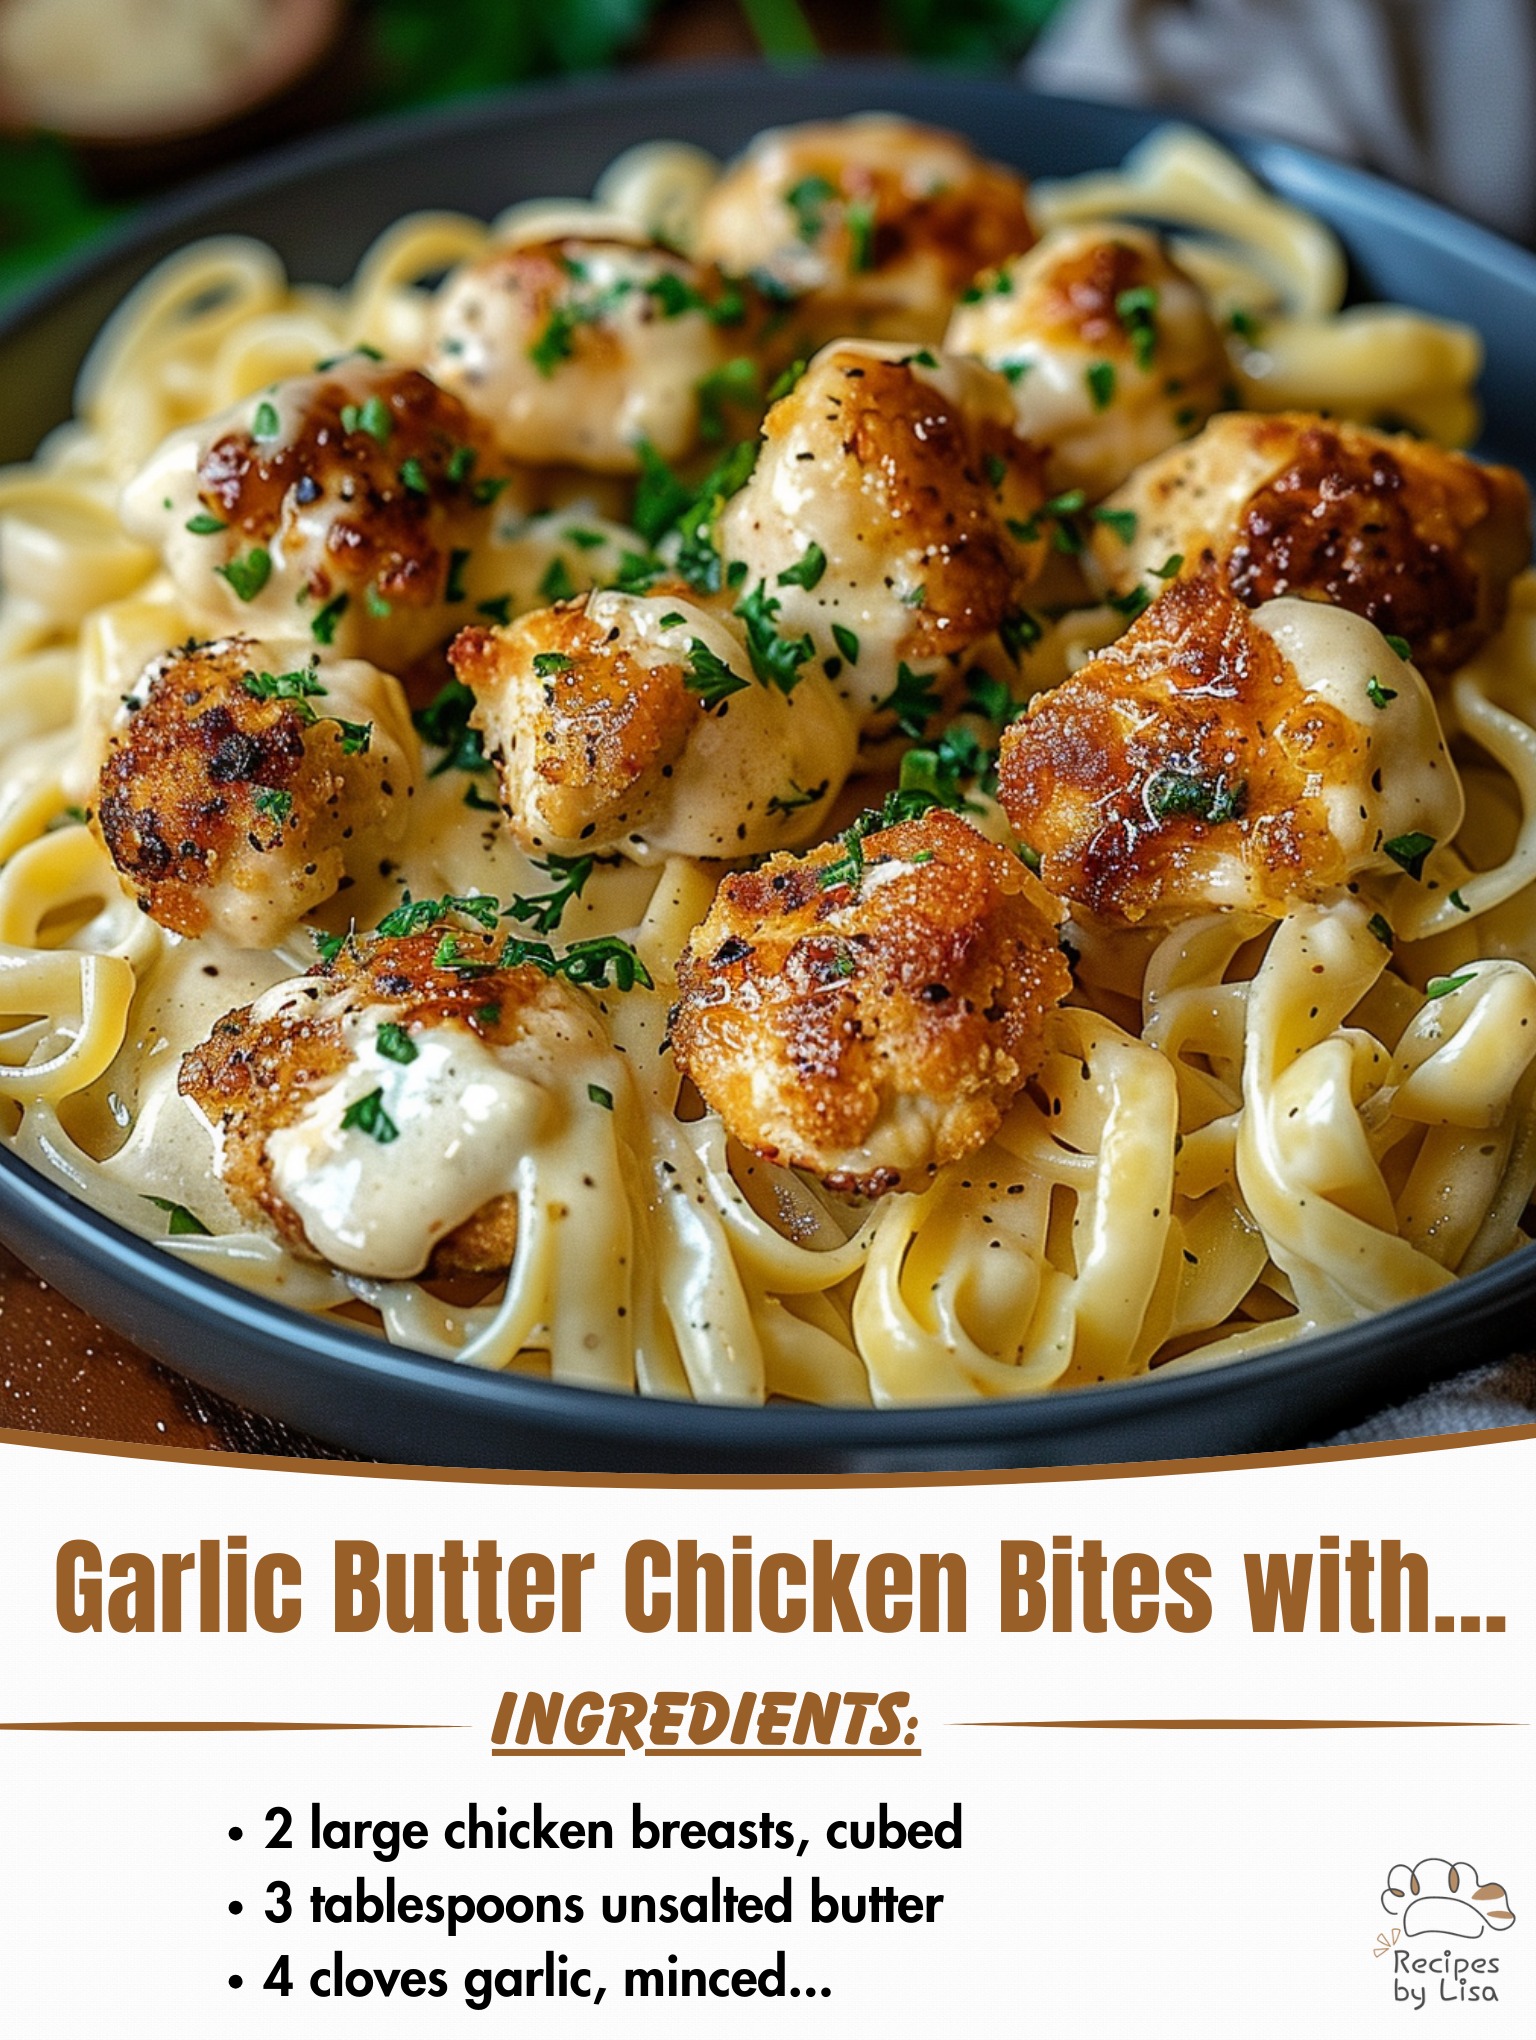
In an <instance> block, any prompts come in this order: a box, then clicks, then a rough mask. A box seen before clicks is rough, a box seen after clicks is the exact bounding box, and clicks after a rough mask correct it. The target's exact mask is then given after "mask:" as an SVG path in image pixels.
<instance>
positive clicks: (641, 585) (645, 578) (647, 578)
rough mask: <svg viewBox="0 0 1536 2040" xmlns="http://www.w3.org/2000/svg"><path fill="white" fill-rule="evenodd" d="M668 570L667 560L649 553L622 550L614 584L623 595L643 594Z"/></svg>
mask: <svg viewBox="0 0 1536 2040" xmlns="http://www.w3.org/2000/svg"><path fill="white" fill-rule="evenodd" d="M666 571H667V569H666V562H665V561H664V560H658V559H655V558H653V557H652V556H651V555H650V554H649V553H637V552H622V553H620V555H619V571H618V573H617V574H615V576H614V578H613V586H614V587H615V588H617V589H618V590H619V592H620V593H621V594H623V595H643V594H644V593H645V592H646V590H647V589H648V588H649V587H650V585H651V583H652V582H653V581H654V580H656V579H657V578H658V577H659V576H660V575H662V574H664V573H665V572H666Z"/></svg>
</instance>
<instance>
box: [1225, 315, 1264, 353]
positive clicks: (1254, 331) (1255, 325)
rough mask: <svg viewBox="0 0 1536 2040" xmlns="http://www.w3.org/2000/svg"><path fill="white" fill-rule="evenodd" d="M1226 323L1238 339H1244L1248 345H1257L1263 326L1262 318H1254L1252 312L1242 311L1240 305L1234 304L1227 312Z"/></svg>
mask: <svg viewBox="0 0 1536 2040" xmlns="http://www.w3.org/2000/svg"><path fill="white" fill-rule="evenodd" d="M1227 324H1228V325H1229V326H1230V327H1231V329H1232V331H1233V332H1234V333H1235V334H1236V335H1237V337H1238V339H1239V340H1243V341H1246V342H1247V344H1248V346H1250V347H1257V346H1258V344H1259V337H1260V335H1261V334H1262V333H1263V331H1264V326H1263V322H1262V320H1260V319H1257V318H1255V317H1254V315H1253V313H1252V312H1248V311H1244V309H1243V307H1242V306H1241V305H1236V306H1234V307H1233V309H1232V310H1231V311H1230V312H1229V313H1228V314H1227Z"/></svg>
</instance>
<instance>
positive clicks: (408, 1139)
mask: <svg viewBox="0 0 1536 2040" xmlns="http://www.w3.org/2000/svg"><path fill="white" fill-rule="evenodd" d="M500 954H501V944H500V941H499V940H498V939H494V938H492V937H491V936H490V935H489V934H487V933H483V932H481V931H479V930H473V929H463V928H458V927H448V926H446V925H439V926H433V927H431V928H428V929H425V930H423V931H421V932H419V933H416V934H412V935H409V936H402V937H396V938H388V939H375V940H369V941H355V942H351V943H348V944H346V945H345V946H343V947H342V948H341V949H340V951H339V953H338V955H337V956H336V957H335V958H334V959H333V960H332V961H331V962H330V963H329V964H327V965H325V966H323V967H320V966H317V968H316V970H315V972H314V973H313V975H311V976H309V977H303V978H293V979H289V980H287V981H285V982H284V983H282V984H279V985H276V986H274V987H273V989H272V990H271V991H269V992H266V993H264V994H263V995H262V997H261V998H259V999H257V1000H256V1001H255V1003H254V1004H253V1005H250V1006H245V1007H241V1008H240V1009H239V1010H238V1011H237V1012H233V1013H229V1014H227V1015H226V1016H225V1017H224V1018H223V1019H222V1020H220V1021H219V1022H218V1024H217V1025H216V1026H215V1027H214V1029H213V1031H212V1033H211V1034H210V1035H209V1037H208V1039H207V1040H206V1041H204V1042H202V1043H201V1044H200V1045H199V1046H198V1047H196V1048H194V1049H192V1050H190V1051H189V1052H188V1054H187V1055H186V1056H185V1057H184V1059H183V1062H182V1066H181V1076H180V1090H181V1093H182V1095H183V1096H184V1097H185V1098H188V1099H190V1100H191V1102H192V1103H193V1104H194V1105H195V1106H196V1107H197V1109H198V1111H199V1112H200V1113H201V1114H202V1116H203V1117H204V1119H206V1121H207V1122H208V1124H209V1125H210V1126H211V1127H212V1129H213V1131H214V1135H215V1140H216V1153H217V1156H218V1172H219V1175H220V1178H221V1180H222V1182H223V1184H224V1187H225V1189H226V1190H227V1191H228V1193H229V1196H230V1198H231V1200H232V1201H233V1203H234V1204H235V1206H236V1208H237V1210H239V1211H241V1212H242V1213H243V1214H244V1215H245V1216H246V1217H247V1218H248V1219H250V1220H251V1221H252V1222H253V1223H254V1224H256V1225H258V1226H260V1227H263V1228H268V1227H270V1228H271V1229H272V1230H274V1231H275V1232H276V1233H277V1234H278V1236H279V1237H280V1238H281V1239H282V1240H283V1241H284V1243H285V1244H286V1245H288V1246H289V1247H291V1248H292V1249H293V1250H294V1251H295V1252H297V1253H300V1254H302V1255H304V1256H306V1257H307V1258H314V1259H319V1260H322V1261H326V1262H329V1263H331V1264H332V1265H333V1266H335V1267H338V1268H342V1269H345V1270H347V1271H348V1272H350V1273H353V1274H357V1275H366V1276H373V1277H376V1278H379V1279H387V1280H403V1279H405V1278H407V1277H410V1276H414V1275H419V1274H421V1273H422V1271H423V1270H424V1269H430V1270H431V1272H432V1273H433V1274H435V1275H447V1274H455V1273H485V1274H493V1273H497V1272H499V1271H500V1270H502V1269H504V1268H505V1267H506V1266H507V1265H508V1263H509V1261H510V1260H511V1257H512V1252H513V1248H514V1245H515V1242H516V1236H517V1201H516V1195H515V1192H516V1187H517V1181H518V1166H519V1161H520V1158H521V1157H522V1156H524V1155H525V1154H527V1153H528V1152H529V1151H530V1150H531V1149H532V1147H533V1146H534V1145H535V1144H536V1143H537V1142H538V1141H539V1140H540V1139H542V1138H544V1137H546V1136H547V1135H549V1134H550V1133H551V1132H552V1131H556V1130H558V1126H559V1123H560V1121H561V1117H562V1115H569V1114H570V1113H571V1112H573V1111H579V1110H582V1109H585V1110H589V1111H590V1110H598V1109H602V1108H600V1107H598V1106H596V1105H594V1104H593V1103H592V1102H591V1100H590V1099H588V1098H587V1094H586V1089H585V1087H586V1085H587V1084H588V1083H589V1082H591V1081H594V1080H595V1079H596V1078H601V1079H603V1081H604V1084H605V1086H606V1095H608V1096H610V1097H611V1096H613V1095H614V1088H613V1087H614V1086H615V1085H616V1084H617V1083H620V1082H622V1071H621V1070H616V1069H615V1062H616V1058H615V1057H614V1056H613V1053H612V1051H611V1050H610V1049H609V1048H608V1046H607V1044H606V1042H605V1041H604V1040H603V1038H602V1034H601V1029H600V1025H599V1022H598V1019H597V1016H596V1014H595V1012H594V1011H593V1010H592V1009H591V1008H590V1007H589V1006H588V1005H587V1004H586V1003H585V1001H584V1000H583V998H582V997H581V995H580V994H579V993H576V992H573V991H571V990H569V989H568V988H567V987H565V986H564V985H562V984H560V983H558V982H557V981H555V980H553V979H551V978H550V977H548V976H546V975H545V974H544V973H543V972H542V971H540V970H539V969H537V968H536V967H535V966H533V965H532V964H526V963H525V964H521V965H519V966H517V967H515V968H512V969H507V968H504V967H502V966H501V964H500V962H499V958H500Z"/></svg>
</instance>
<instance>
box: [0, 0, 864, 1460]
mask: <svg viewBox="0 0 1536 2040" xmlns="http://www.w3.org/2000/svg"><path fill="white" fill-rule="evenodd" d="M807 12H808V14H809V15H810V17H811V19H812V21H813V23H814V25H815V29H816V33H817V35H818V37H819V38H820V40H821V44H822V47H823V48H824V49H826V50H827V51H829V52H833V53H837V52H847V51H858V50H868V51H876V50H878V49H879V48H880V46H881V37H880V34H879V28H878V21H877V18H876V10H875V8H874V6H873V5H872V4H870V0H822V4H813V5H811V6H810V7H808V9H807ZM755 50H756V45H755V43H754V42H753V39H752V36H751V34H750V32H749V31H748V29H747V27H746V23H745V20H744V18H743V16H742V14H741V10H740V9H739V7H737V6H735V5H732V4H729V0H693V4H688V5H680V6H674V7H670V8H668V9H666V10H665V11H664V12H663V14H662V15H661V17H660V19H659V21H658V23H657V26H656V27H655V29H654V30H653V31H652V33H651V35H650V37H649V38H648V40H647V42H646V44H645V46H644V48H643V49H642V50H641V52H640V62H641V63H642V64H648V63H668V64H675V63H687V62H690V61H709V60H714V61H718V60H720V59H722V58H728V57H738V56H739V57H750V56H752V55H753V54H754V53H755ZM0 1429H11V1430H21V1431H47V1432H53V1433H58V1434H62V1435H65V1436H70V1437H87V1438H112V1439H119V1440H122V1441H124V1442H126V1443H129V1444H148V1445H187V1446H198V1447H201V1448H203V1449H204V1450H213V1451H223V1452H263V1453H275V1454H286V1455H293V1456H305V1457H309V1456H321V1457H333V1456H337V1454H336V1449H335V1448H333V1447H331V1446H329V1445H325V1444H322V1443H321V1442H319V1441H318V1440H316V1439H314V1438H309V1437H306V1436H304V1435H303V1434H302V1433H300V1432H296V1431H291V1430H289V1429H288V1428H287V1427H286V1426H285V1425H282V1424H278V1423H274V1422H272V1421H271V1420H270V1419H268V1418H266V1417H260V1416H257V1415H255V1414H254V1413H253V1412H251V1411H248V1410H242V1409H239V1408H237V1407H236V1406H235V1405H234V1404H233V1403H228V1402H225V1401H224V1400H223V1399H222V1398H221V1397H219V1396H215V1395H210V1394H208V1393H207V1392H206V1391H205V1390H203V1389H201V1388H198V1387H197V1386H196V1385H195V1384H194V1383H192V1382H189V1381H186V1380H184V1379H182V1378H181V1377H180V1376H179V1375H177V1374H174V1373H172V1372H171V1370H170V1369H169V1368H166V1367H162V1366H160V1365H159V1364H158V1363H157V1362H156V1361H154V1360H151V1359H150V1358H149V1357H148V1355H147V1354H145V1353H142V1352H140V1351H139V1350H138V1349H137V1348H136V1347H134V1346H132V1345H130V1344H129V1343H128V1342H127V1341H126V1340H125V1339H120V1338H118V1337H117V1336H116V1335H115V1334H114V1333H112V1332H109V1331H107V1330H105V1329H104V1328H103V1327H102V1326H101V1325H98V1324H96V1323H95V1322H94V1321H93V1320H92V1319H91V1318H89V1317H87V1316H86V1315H85V1313H84V1312H83V1311H79V1310H77V1309H76V1308H75V1307H74V1305H73V1304H71V1303H69V1302H67V1301H66V1300H65V1298H64V1297H62V1296H60V1295H59V1294H58V1292H57V1291H56V1290H53V1289H51V1288H49V1287H48V1286H47V1285H46V1284H45V1283H42V1282H40V1281H39V1280H38V1279H37V1277H36V1276H35V1275H33V1274H32V1273H31V1271H30V1270H29V1269H26V1268H24V1267H23V1266H22V1265H21V1263H20V1262H19V1261H17V1260H16V1259H15V1258H14V1257H13V1256H12V1255H11V1254H9V1253H7V1252H6V1251H5V1249H4V1248H3V1247H0Z"/></svg>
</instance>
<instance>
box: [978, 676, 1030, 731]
mask: <svg viewBox="0 0 1536 2040" xmlns="http://www.w3.org/2000/svg"><path fill="white" fill-rule="evenodd" d="M965 690H966V691H965V705H966V707H967V708H971V709H974V710H975V711H976V713H977V714H978V715H984V716H985V717H986V719H987V721H988V722H989V723H993V724H995V725H996V727H997V728H998V729H1003V728H1004V727H1006V725H1007V724H1009V723H1011V722H1012V721H1013V717H1014V712H1015V710H1016V709H1017V708H1018V703H1017V702H1016V701H1015V700H1014V698H1013V695H1012V693H1011V692H1010V691H1009V688H1008V685H1007V683H1006V682H1005V681H1002V680H999V679H997V677H996V676H995V675H994V674H991V673H983V672H982V670H981V668H980V667H979V666H978V667H977V668H976V669H975V670H974V671H972V672H970V673H967V674H966V676H965Z"/></svg>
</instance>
